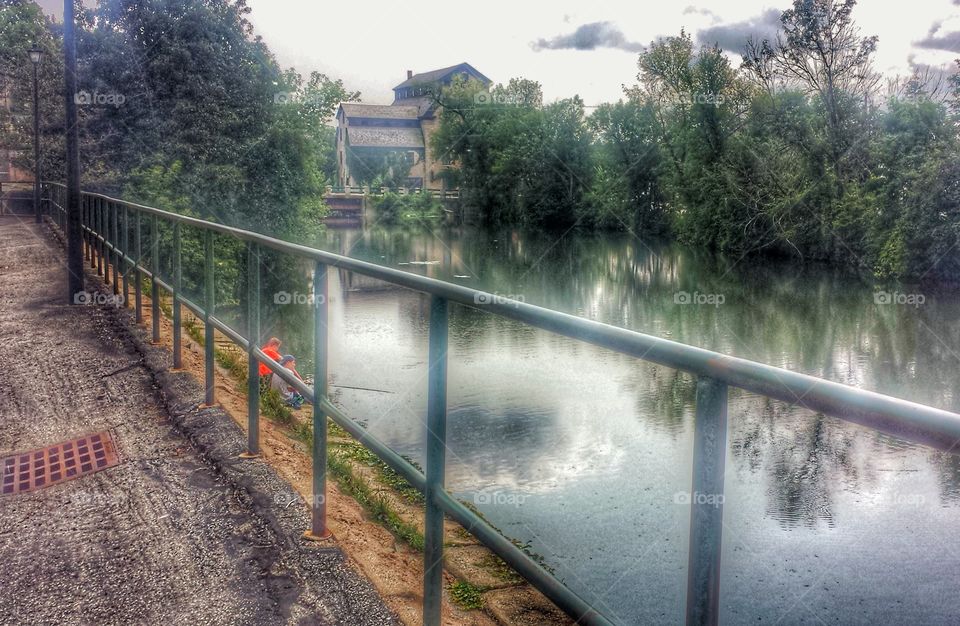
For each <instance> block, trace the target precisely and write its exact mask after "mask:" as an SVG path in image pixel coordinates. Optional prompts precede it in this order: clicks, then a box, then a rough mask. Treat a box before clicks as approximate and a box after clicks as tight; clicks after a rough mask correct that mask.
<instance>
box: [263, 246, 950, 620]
mask: <svg viewBox="0 0 960 626" xmlns="http://www.w3.org/2000/svg"><path fill="white" fill-rule="evenodd" d="M318 244H319V245H320V247H323V248H324V249H327V250H330V251H334V252H338V253H341V254H349V255H350V256H353V257H356V258H361V259H365V260H369V261H373V262H376V263H380V264H383V265H386V266H389V267H396V268H399V269H404V270H407V271H410V272H416V273H419V274H423V275H427V276H431V277H434V278H439V279H443V280H448V281H452V282H456V283H459V284H463V285H467V286H470V287H475V288H480V289H484V290H486V291H489V292H496V293H498V294H502V295H510V296H513V297H517V298H522V299H523V300H525V301H526V302H529V303H532V304H537V305H542V306H546V307H549V308H553V309H557V310H560V311H565V312H568V313H572V314H575V315H579V316H582V317H585V318H589V319H593V320H598V321H602V322H606V323H609V324H614V325H616V326H622V327H626V328H630V329H634V330H637V331H641V332H644V333H648V334H651V335H656V336H658V337H665V338H669V339H673V340H675V341H680V342H683V343H688V344H692V345H696V346H701V347H704V348H709V349H712V350H717V351H721V352H725V353H729V354H733V355H736V356H740V357H744V358H748V359H753V360H757V361H762V362H764V363H769V364H772V365H776V366H780V367H785V368H788V369H791V370H795V371H800V372H804V373H808V374H813V375H817V376H823V377H826V378H829V379H831V380H835V381H839V382H843V383H847V384H850V385H853V386H856V387H861V388H864V389H871V390H875V391H879V392H883V393H887V394H891V395H894V396H898V397H902V398H907V399H909V400H913V401H917V402H922V403H926V404H930V405H933V406H936V407H941V408H944V409H949V410H952V411H960V396H958V393H957V390H958V389H960V367H958V366H960V356H958V355H960V322H958V320H960V297H958V295H957V294H956V293H950V292H946V293H932V292H927V291H921V290H918V289H916V288H910V287H908V286H904V285H874V284H872V283H871V282H869V281H865V280H863V279H861V278H858V277H856V276H853V275H850V274H848V273H844V272H842V271H839V270H836V269H827V268H824V267H812V266H807V267H804V268H800V267H797V266H796V265H791V264H790V263H779V262H771V261H762V262H761V261H756V260H738V259H736V258H732V259H726V258H721V257H717V256H714V255H707V254H697V253H696V252H695V251H692V250H689V249H684V248H682V247H678V246H675V245H657V244H653V243H649V242H647V243H644V242H641V241H638V240H637V239H635V238H633V237H630V236H629V235H622V236H621V235H602V236H596V235H589V234H583V233H569V234H567V235H566V236H564V237H562V238H560V239H558V238H557V237H551V236H545V235H539V236H537V235H531V234H526V233H521V232H519V231H501V232H492V233H491V232H485V231H482V230H478V229H471V228H463V229H454V230H445V231H438V232H436V233H431V232H428V231H410V230H403V229H373V230H368V231H361V230H359V229H357V230H331V231H330V232H329V233H328V234H327V236H326V237H325V239H324V240H323V241H321V242H318ZM881 290H883V291H886V292H889V293H891V294H900V295H901V296H907V295H911V294H921V295H922V296H923V303H922V304H920V305H919V306H917V305H915V304H913V305H908V304H877V302H876V300H877V296H876V294H877V292H878V291H881ZM330 294H331V310H330V311H331V312H330V315H331V335H330V341H331V357H330V372H331V376H332V383H333V387H332V388H331V389H332V392H333V393H334V399H335V402H336V403H337V404H338V405H339V406H341V407H343V408H344V409H345V410H346V411H347V412H348V413H349V414H350V415H353V416H356V417H357V418H359V419H360V420H361V421H363V422H364V423H365V424H366V426H367V427H368V428H369V430H370V431H372V432H373V433H375V434H376V435H377V436H378V437H380V438H382V439H383V440H385V441H386V442H387V443H389V444H390V445H391V446H393V447H394V448H395V449H396V450H398V451H400V452H402V453H403V454H406V455H408V456H410V457H411V458H414V459H417V460H419V461H421V462H422V461H423V448H424V439H425V434H424V429H425V427H424V422H423V420H424V415H425V411H426V346H427V336H426V335H427V318H428V313H429V299H428V298H427V297H425V296H422V295H420V294H416V293H413V292H410V291H406V290H403V289H396V288H393V287H390V286H389V285H385V284H383V283H378V282H375V281H372V280H370V279H366V278H364V277H361V276H357V275H350V274H346V273H339V274H337V275H334V276H332V277H331V284H330ZM684 294H689V297H687V296H686V295H684ZM892 299H894V300H897V298H896V297H894V298H892ZM899 299H900V300H901V301H905V300H907V298H904V297H901V298H899ZM687 300H692V301H694V302H692V303H685V302H686V301H687ZM916 300H917V298H912V299H911V301H912V302H914V303H915V301H916ZM697 302H701V304H697ZM288 308H294V307H288ZM303 308H304V309H306V311H305V313H304V314H303V315H300V316H299V317H298V316H297V315H292V314H286V315H284V316H283V317H284V319H285V320H286V322H285V323H281V325H280V326H279V327H278V328H277V329H276V332H277V333H282V334H283V336H284V337H285V338H287V340H288V345H291V346H293V349H295V350H299V351H300V352H301V353H303V354H305V353H307V350H308V348H307V346H308V345H309V330H308V328H309V321H308V319H309V318H308V317H307V315H308V313H309V309H308V307H303ZM297 320H300V321H297ZM693 398H694V380H693V379H692V378H691V377H690V376H687V375H684V374H682V373H679V372H677V371H674V370H670V369H667V368H664V367H660V366H656V365H652V364H649V363H645V362H642V361H637V360H635V359H631V358H627V357H624V356H621V355H618V354H615V353H612V352H610V351H607V350H603V349H599V348H594V347H592V346H588V345H585V344H581V343H578V342H576V341H573V340H570V339H566V338H563V337H558V336H555V335H552V334H550V333H547V332H543V331H539V330H536V329H532V328H529V327H525V326H523V325H521V324H518V323H515V322H512V321H509V320H504V319H501V318H497V317H494V316H491V315H487V314H484V313H481V312H478V311H475V310H472V309H467V308H465V307H459V306H453V307H452V308H451V312H450V353H449V422H448V424H449V425H448V440H449V451H448V453H447V464H448V465H447V467H448V470H447V471H448V474H447V486H448V488H449V489H451V490H452V491H454V492H455V493H456V495H457V496H459V497H460V498H462V499H464V500H467V501H469V502H474V503H476V505H477V507H478V508H479V509H480V510H481V511H482V512H483V514H484V515H485V516H486V517H487V518H488V519H489V520H490V521H491V522H492V523H493V524H495V525H496V526H498V527H499V528H500V529H501V530H502V531H503V532H504V533H506V534H507V535H509V536H510V537H513V538H516V539H519V540H520V541H522V542H525V543H527V544H528V545H529V547H530V549H531V550H532V551H534V552H536V553H537V554H540V555H542V557H543V558H544V560H545V563H546V564H547V565H549V566H550V567H551V568H553V570H554V571H555V573H556V575H557V576H558V577H560V578H561V579H563V580H564V581H565V582H566V583H567V584H568V585H570V586H571V587H572V588H573V589H574V590H576V591H577V592H578V593H579V594H581V595H582V596H583V597H584V598H585V599H587V600H588V601H590V602H591V603H593V604H594V605H595V606H597V607H599V608H600V609H601V610H603V611H604V612H605V613H606V614H607V615H609V616H610V617H612V618H613V619H615V620H616V621H618V622H622V623H630V624H641V623H642V624H653V623H676V622H678V621H681V620H682V616H683V602H684V592H685V586H686V559H687V542H688V532H689V527H688V521H689V504H688V500H689V495H688V494H687V492H688V490H689V489H690V482H691V456H692V444H693V415H694V405H693ZM729 420H730V434H729V450H728V453H727V469H726V472H727V474H726V502H725V506H724V523H725V527H724V545H723V570H722V580H721V586H722V595H723V600H722V605H723V609H722V611H723V613H722V620H723V621H724V622H725V623H731V624H734V623H748V622H749V623H784V624H799V623H815V624H819V623H843V624H853V623H862V624H875V623H904V624H906V623H926V624H938V623H944V624H946V623H954V624H956V623H960V609H957V608H956V607H957V604H956V598H955V593H956V588H957V581H958V579H960V542H958V541H957V532H958V531H960V457H957V456H950V455H945V454H941V453H938V452H934V451H931V450H929V449H926V448H923V447H921V446H916V445H912V444H909V443H906V442H903V441H899V440H897V439H894V438H891V437H888V436H885V435H881V434H877V433H875V432H872V431H870V430H868V429H865V428H862V427H859V426H855V425H851V424H846V423H843V422H841V421H839V420H836V419H832V418H825V417H823V416H818V415H816V414H814V413H812V412H810V411H808V410H806V409H804V408H802V407H801V406H797V405H792V406H791V405H788V404H786V403H783V402H778V401H771V400H768V399H765V398H762V397H758V396H755V395H752V394H749V393H745V392H740V391H737V390H731V399H730V409H729Z"/></svg>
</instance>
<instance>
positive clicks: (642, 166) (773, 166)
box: [432, 0, 960, 280]
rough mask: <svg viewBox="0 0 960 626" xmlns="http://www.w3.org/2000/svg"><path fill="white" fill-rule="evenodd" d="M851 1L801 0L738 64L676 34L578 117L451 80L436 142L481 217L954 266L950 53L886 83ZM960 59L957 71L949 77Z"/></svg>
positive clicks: (928, 272)
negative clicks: (929, 67) (611, 94)
mask: <svg viewBox="0 0 960 626" xmlns="http://www.w3.org/2000/svg"><path fill="white" fill-rule="evenodd" d="M853 5H854V2H853V0H847V1H846V2H832V3H828V2H825V1H822V0H813V1H808V0H797V1H796V2H795V3H794V8H793V9H791V10H788V11H785V12H784V13H783V15H782V18H781V29H780V32H779V33H778V35H777V37H776V38H775V39H774V40H773V41H749V42H745V44H746V45H745V51H746V52H745V54H744V57H743V62H742V64H741V65H740V67H734V66H733V65H732V64H731V63H730V61H729V60H728V58H727V57H726V56H725V55H724V54H723V52H722V51H721V50H720V49H718V48H715V47H701V48H699V49H698V48H697V47H695V46H694V44H693V41H692V40H691V38H690V36H689V35H688V34H686V33H684V32H681V33H680V35H679V36H676V37H669V38H666V39H662V40H660V41H657V42H654V43H652V44H651V45H650V46H649V48H647V49H646V50H645V51H643V52H641V53H640V55H639V59H638V68H639V73H638V76H637V79H638V81H639V83H638V84H637V85H635V86H633V87H629V88H627V89H626V90H625V91H626V93H625V98H624V99H623V100H622V101H620V102H617V103H616V104H605V105H602V106H600V107H599V108H597V109H596V110H594V111H593V112H592V113H590V114H589V115H587V114H586V113H585V110H584V104H583V102H582V101H581V100H580V99H579V98H577V97H574V98H571V99H567V100H561V101H559V102H556V103H554V104H549V105H546V106H543V105H542V104H541V103H542V96H541V92H540V86H539V84H538V83H536V82H533V81H530V80H525V79H513V80H511V81H510V82H509V83H508V84H506V85H498V86H496V87H495V88H494V89H493V90H492V92H491V94H489V95H488V94H486V93H484V92H480V91H479V90H480V89H481V87H480V86H479V85H478V84H476V83H472V84H471V83H457V84H454V85H452V86H451V87H449V88H447V89H445V90H444V91H443V92H442V93H441V94H439V96H438V100H439V101H440V102H441V104H442V105H443V107H444V113H443V116H442V123H441V127H440V129H439V131H438V132H437V134H436V135H435V137H434V145H433V146H432V147H433V149H434V150H435V151H436V153H437V154H438V155H440V156H442V157H443V158H445V159H447V160H449V161H451V162H456V163H458V164H459V165H460V168H459V170H454V169H451V170H450V171H449V173H448V174H447V175H448V176H449V177H450V179H451V180H450V182H451V183H453V184H459V185H460V186H461V197H462V198H463V202H465V203H467V205H468V206H469V207H470V208H472V209H474V210H475V211H476V212H477V213H479V214H480V215H481V216H483V218H484V219H485V220H487V221H489V222H494V223H504V222H507V223H515V224H527V225H531V226H534V227H539V228H549V229H568V228H572V227H575V226H576V227H588V228H601V229H609V228H613V229H622V230H628V231H632V232H635V233H636V234H638V235H642V236H647V235H650V234H668V235H671V236H674V237H677V238H679V239H681V240H683V241H685V242H687V243H689V244H691V245H694V246H702V247H708V248H711V249H715V250H720V251H723V252H728V253H732V254H735V255H745V254H750V253H756V252H760V251H767V252H774V253H783V254H791V255H795V256H796V257H798V258H802V259H824V260H830V261H834V262H839V263H843V264H848V265H851V266H855V267H858V268H863V269H867V270H869V271H872V272H874V273H875V274H877V275H880V276H896V277H904V278H914V279H921V278H923V279H948V280H956V279H957V278H958V277H960V246H958V244H960V134H958V129H960V126H958V123H960V108H958V107H960V105H958V103H960V60H958V61H957V67H956V70H955V71H956V72H957V73H953V72H949V71H948V72H945V73H937V72H930V71H924V70H917V71H916V72H915V73H914V75H912V76H910V77H907V78H905V79H901V80H899V81H897V82H894V83H889V82H887V83H883V82H882V78H881V76H880V75H879V74H878V73H876V72H875V71H874V69H873V68H872V65H871V57H872V56H873V52H874V49H875V47H876V38H874V37H862V36H861V35H860V34H859V32H858V30H857V28H856V26H855V24H854V23H853V21H852V19H851V15H850V13H851V10H852V8H853ZM951 74H952V75H951Z"/></svg>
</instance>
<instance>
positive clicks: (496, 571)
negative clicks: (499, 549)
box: [479, 552, 542, 583]
mask: <svg viewBox="0 0 960 626" xmlns="http://www.w3.org/2000/svg"><path fill="white" fill-rule="evenodd" d="M479 565H480V567H482V568H484V569H486V570H489V571H490V572H492V573H493V575H494V576H496V577H497V578H499V579H500V580H502V581H504V582H508V583H521V582H523V577H522V576H521V575H520V574H518V573H516V572H515V571H513V568H512V567H510V566H509V565H507V562H506V561H504V560H503V559H501V558H500V557H499V556H497V555H496V554H494V553H493V552H491V553H490V554H488V555H487V556H485V557H483V558H482V559H480V563H479ZM541 565H542V564H541Z"/></svg>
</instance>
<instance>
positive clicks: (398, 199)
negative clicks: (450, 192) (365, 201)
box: [373, 191, 443, 224]
mask: <svg viewBox="0 0 960 626" xmlns="http://www.w3.org/2000/svg"><path fill="white" fill-rule="evenodd" d="M373 208H374V210H376V212H377V221H378V222H380V223H384V224H423V223H432V222H436V221H437V220H439V219H440V216H441V215H442V214H443V205H442V204H441V203H440V201H439V200H438V199H436V198H434V197H433V196H432V195H430V194H429V193H425V192H420V193H408V194H402V195H401V194H398V193H395V192H390V191H388V192H386V193H384V194H383V195H382V196H380V197H378V198H374V200H373Z"/></svg>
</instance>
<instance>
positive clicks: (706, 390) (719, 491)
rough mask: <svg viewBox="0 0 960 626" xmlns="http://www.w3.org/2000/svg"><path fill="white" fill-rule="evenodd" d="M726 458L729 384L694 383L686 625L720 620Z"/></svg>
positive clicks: (718, 382) (712, 380)
mask: <svg viewBox="0 0 960 626" xmlns="http://www.w3.org/2000/svg"><path fill="white" fill-rule="evenodd" d="M726 454H727V385H726V384H724V383H722V382H720V381H718V380H715V379H712V378H706V377H701V378H699V379H698V380H697V409H696V422H695V424H694V440H693V485H692V488H691V493H690V548H689V562H688V566H687V621H686V623H687V626H694V625H697V626H699V625H703V624H707V625H715V624H717V623H718V622H719V618H720V552H721V547H722V543H723V497H724V496H723V479H724V465H725V461H726Z"/></svg>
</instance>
